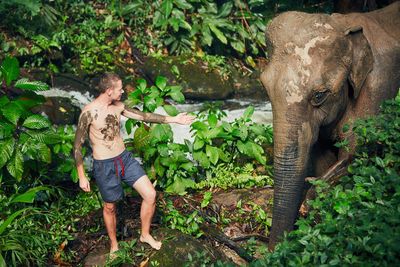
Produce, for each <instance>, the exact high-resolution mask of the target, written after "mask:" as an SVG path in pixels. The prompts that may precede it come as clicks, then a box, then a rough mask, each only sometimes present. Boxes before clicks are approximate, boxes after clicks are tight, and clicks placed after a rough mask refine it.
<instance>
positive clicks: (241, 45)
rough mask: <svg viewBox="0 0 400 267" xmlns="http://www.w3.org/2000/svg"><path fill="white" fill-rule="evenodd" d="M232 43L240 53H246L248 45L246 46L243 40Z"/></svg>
mask: <svg viewBox="0 0 400 267" xmlns="http://www.w3.org/2000/svg"><path fill="white" fill-rule="evenodd" d="M230 45H231V46H232V47H233V48H234V49H235V50H236V51H238V52H239V53H242V54H243V53H244V52H245V50H246V47H245V45H244V43H243V42H241V41H232V42H230Z"/></svg>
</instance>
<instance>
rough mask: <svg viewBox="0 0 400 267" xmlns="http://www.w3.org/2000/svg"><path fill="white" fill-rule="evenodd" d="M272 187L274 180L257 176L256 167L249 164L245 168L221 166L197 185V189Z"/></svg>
mask: <svg viewBox="0 0 400 267" xmlns="http://www.w3.org/2000/svg"><path fill="white" fill-rule="evenodd" d="M266 185H269V186H272V185H273V180H272V178H271V177H270V176H268V175H257V174H255V173H254V167H253V165H252V164H250V163H248V164H246V165H245V166H244V167H238V166H234V165H233V164H220V165H217V166H216V167H215V168H213V169H210V170H209V171H207V173H206V178H205V179H204V180H202V181H200V182H199V183H197V184H196V188H198V189H203V188H222V189H228V188H253V187H263V186H266Z"/></svg>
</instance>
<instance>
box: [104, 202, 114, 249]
mask: <svg viewBox="0 0 400 267" xmlns="http://www.w3.org/2000/svg"><path fill="white" fill-rule="evenodd" d="M103 217H104V223H105V224H106V228H107V233H108V237H109V238H110V244H111V245H110V253H112V252H115V251H117V250H118V241H117V230H116V225H117V216H116V204H115V203H108V202H104V206H103Z"/></svg>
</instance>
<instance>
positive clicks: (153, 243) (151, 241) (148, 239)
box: [139, 235, 161, 250]
mask: <svg viewBox="0 0 400 267" xmlns="http://www.w3.org/2000/svg"><path fill="white" fill-rule="evenodd" d="M139 240H140V242H143V243H147V244H149V245H150V246H151V247H152V248H154V249H156V250H159V249H160V248H161V242H160V241H156V240H155V239H154V238H153V237H152V236H151V235H148V236H146V237H144V236H142V235H141V236H140V239H139Z"/></svg>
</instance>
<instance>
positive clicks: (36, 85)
mask: <svg viewBox="0 0 400 267" xmlns="http://www.w3.org/2000/svg"><path fill="white" fill-rule="evenodd" d="M14 86H15V87H17V88H20V89H24V90H31V91H46V90H49V86H48V85H47V84H46V83H44V82H41V81H29V80H28V79H26V78H22V79H19V80H18V81H17V82H16V83H15V85H14Z"/></svg>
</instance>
